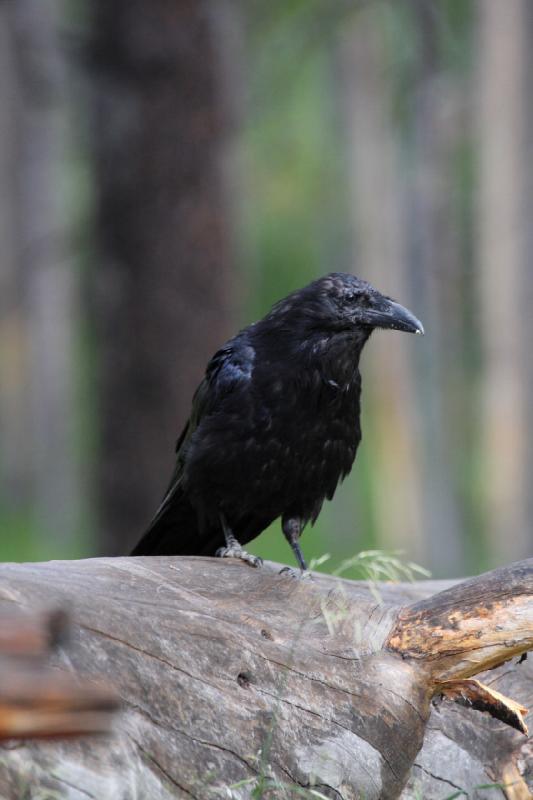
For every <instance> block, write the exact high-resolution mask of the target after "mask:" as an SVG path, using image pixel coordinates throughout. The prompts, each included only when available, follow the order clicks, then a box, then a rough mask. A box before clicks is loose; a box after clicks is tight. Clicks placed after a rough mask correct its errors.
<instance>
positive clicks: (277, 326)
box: [254, 313, 371, 386]
mask: <svg viewBox="0 0 533 800" xmlns="http://www.w3.org/2000/svg"><path fill="white" fill-rule="evenodd" d="M265 323H268V324H265ZM318 323H319V321H318V320H317V318H316V317H314V316H313V315H311V314H309V313H308V314H302V315H298V317H297V318H295V315H294V313H293V314H290V315H283V314H278V315H276V316H269V317H267V318H265V319H264V320H262V321H261V322H259V323H256V325H255V326H254V328H255V331H254V332H256V333H260V334H261V335H260V336H259V337H258V339H256V341H260V342H261V349H262V350H263V353H262V359H263V360H268V361H270V362H271V363H272V362H279V363H283V364H284V365H287V364H290V365H291V368H292V370H293V374H294V375H295V376H296V375H297V374H302V373H306V374H308V375H310V374H312V372H319V373H320V374H321V376H322V378H323V379H324V381H325V382H326V383H332V384H338V385H339V386H343V385H345V386H347V385H349V384H351V383H352V381H353V378H354V376H355V375H356V373H357V374H358V366H359V358H360V355H361V351H362V349H363V347H364V345H365V342H366V341H367V340H368V338H369V336H370V332H371V331H370V329H354V328H350V329H347V328H345V329H334V328H332V327H328V326H326V325H324V326H321V325H320V324H318Z"/></svg>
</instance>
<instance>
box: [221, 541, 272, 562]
mask: <svg viewBox="0 0 533 800" xmlns="http://www.w3.org/2000/svg"><path fill="white" fill-rule="evenodd" d="M216 555H217V558H236V559H238V560H239V561H244V562H245V564H250V566H251V567H260V566H261V565H262V563H263V559H262V558H260V557H259V556H254V555H252V554H251V553H247V552H246V550H243V549H242V547H240V546H239V547H236V546H235V545H232V546H231V547H220V548H219V549H218V550H217V552H216Z"/></svg>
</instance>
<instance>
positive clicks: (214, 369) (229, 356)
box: [155, 333, 255, 519]
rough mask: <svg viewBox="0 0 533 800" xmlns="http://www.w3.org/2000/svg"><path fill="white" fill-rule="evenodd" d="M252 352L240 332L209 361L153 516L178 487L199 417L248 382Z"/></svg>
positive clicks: (251, 369)
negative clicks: (167, 483)
mask: <svg viewBox="0 0 533 800" xmlns="http://www.w3.org/2000/svg"><path fill="white" fill-rule="evenodd" d="M254 355H255V352H254V349H253V347H252V346H251V345H250V344H248V343H247V342H246V340H245V338H244V336H243V334H242V333H241V334H239V335H238V336H236V337H235V338H234V339H230V341H229V342H227V343H226V344H225V345H224V346H223V347H221V348H220V350H218V351H217V352H216V353H215V355H214V356H213V357H212V359H211V360H210V361H209V363H208V365H207V368H206V372H205V376H204V378H203V380H202V382H201V383H200V385H199V386H198V388H197V389H196V392H195V393H194V397H193V401H192V409H191V415H190V417H189V419H188V421H187V423H186V425H185V427H184V428H183V430H182V432H181V434H180V436H179V438H178V440H177V442H176V464H175V467H174V471H173V473H172V477H171V479H170V483H169V485H168V488H167V490H166V492H165V495H164V497H163V501H162V503H161V506H160V507H159V509H158V511H157V512H156V515H155V519H157V517H158V516H159V514H160V513H161V511H162V510H163V509H164V507H165V505H166V504H167V503H168V502H169V500H170V499H171V498H172V496H173V495H174V493H175V491H176V489H177V488H178V487H179V486H180V483H181V477H182V474H183V465H184V461H185V457H186V453H187V445H188V443H189V440H190V438H191V436H192V435H193V433H194V432H195V431H196V429H197V428H198V426H199V425H200V423H201V422H202V420H203V419H204V418H205V417H206V416H208V415H209V414H210V413H211V412H212V411H214V410H215V409H217V408H219V407H220V404H221V402H223V400H224V399H225V398H226V397H228V396H230V395H231V394H233V393H234V392H236V391H240V390H242V389H243V388H244V387H245V385H246V384H249V383H250V382H251V379H252V372H253V363H254Z"/></svg>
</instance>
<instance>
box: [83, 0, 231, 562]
mask: <svg viewBox="0 0 533 800" xmlns="http://www.w3.org/2000/svg"><path fill="white" fill-rule="evenodd" d="M93 8H94V27H93V36H94V40H93V41H94V43H93V69H94V70H95V77H96V88H97V96H96V109H95V147H96V170H97V186H96V191H97V229H98V231H97V232H98V235H99V243H100V254H99V257H98V262H97V265H96V268H95V270H94V271H93V272H94V276H93V282H94V286H93V289H94V294H93V297H94V309H93V310H94V319H95V323H96V328H97V333H98V339H99V342H98V345H99V350H98V357H99V409H98V411H99V415H100V421H101V441H100V452H99V456H98V467H97V470H98V474H97V483H98V490H99V495H100V497H99V507H100V511H101V522H102V525H101V530H102V541H101V543H100V545H101V546H100V550H101V551H104V552H107V553H120V552H122V553H124V552H127V551H128V549H129V548H130V547H131V545H133V543H134V541H135V540H136V538H137V537H138V536H139V534H140V533H141V531H142V529H143V526H145V525H146V524H147V523H148V521H149V518H150V516H151V514H152V513H153V512H154V510H155V508H156V505H157V504H158V502H159V500H160V498H161V496H162V493H163V491H164V489H165V485H166V482H167V480H168V479H169V477H170V471H171V466H172V462H173V456H174V452H173V451H174V447H173V443H174V441H175V439H176V438H177V436H178V434H179V433H180V430H181V427H182V426H183V424H184V423H185V421H186V419H187V416H188V413H189V408H190V401H191V396H192V392H193V390H194V388H195V386H196V384H197V382H198V381H199V380H200V378H201V376H202V372H203V369H204V367H205V364H206V361H207V359H208V358H209V356H210V355H211V354H212V353H213V352H214V351H215V350H216V349H217V347H218V346H219V345H220V344H222V342H223V341H224V339H225V338H226V337H227V336H228V334H229V333H230V331H231V324H230V319H231V305H230V300H231V272H232V267H231V249H232V248H231V230H230V222H231V220H230V219H229V212H228V209H229V207H230V204H229V203H228V198H227V195H226V193H225V188H226V184H225V176H224V166H225V164H224V159H225V158H226V157H227V154H228V151H227V146H228V137H229V136H230V134H231V133H232V130H231V124H232V120H233V117H234V114H233V105H232V98H231V95H230V90H231V86H230V85H229V84H230V81H229V80H228V79H227V78H228V69H229V59H230V56H231V53H233V52H235V51H234V48H233V45H234V41H233V35H234V32H235V29H234V26H233V23H234V21H235V20H234V18H233V16H232V14H233V9H232V6H231V4H229V3H225V2H218V0H214V1H212V2H205V1H204V2H199V1H198V0H183V2H180V3H176V2H172V1H171V0H151V2H150V3H149V4H147V3H145V2H142V1H141V0H118V1H117V2H114V3H109V2H108V0H96V2H95V3H94V4H93Z"/></svg>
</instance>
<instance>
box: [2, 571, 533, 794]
mask: <svg viewBox="0 0 533 800" xmlns="http://www.w3.org/2000/svg"><path fill="white" fill-rule="evenodd" d="M443 587H444V590H442V589H443ZM377 590H378V596H376V590H375V588H373V590H372V591H371V590H370V589H369V587H368V586H367V585H366V584H364V583H357V582H351V581H344V580H339V579H336V578H333V577H329V576H323V575H318V574H314V575H313V576H312V577H311V578H309V579H307V580H299V579H294V578H292V577H290V576H287V575H280V574H279V567H277V566H276V565H271V564H268V565H264V566H263V567H262V568H261V569H259V570H255V569H251V568H250V567H248V566H247V565H245V564H242V563H236V562H228V561H223V560H218V559H206V558H138V559H133V558H117V559H93V560H87V561H78V562H49V563H45V564H21V565H16V564H4V565H0V610H1V608H2V607H13V605H16V606H18V607H21V608H28V609H45V608H56V607H60V608H65V609H68V611H69V613H70V614H71V616H72V619H73V632H72V636H71V641H70V644H69V646H68V647H61V646H60V647H59V649H58V650H57V655H56V657H55V666H56V668H58V669H59V670H61V671H62V672H67V673H74V674H76V675H84V674H87V672H93V673H94V672H96V673H98V674H100V675H102V676H103V677H104V678H106V679H107V680H108V681H109V682H111V683H112V684H113V685H114V686H115V687H116V689H117V691H118V692H119V694H120V696H121V698H122V702H123V706H124V711H123V713H122V715H121V717H120V719H119V721H118V722H117V724H116V725H115V730H114V734H113V735H112V736H111V737H105V738H103V739H100V740H96V741H95V740H77V741H72V742H61V741H54V742H36V741H27V742H26V743H25V744H24V745H23V746H20V743H19V744H17V747H15V748H12V747H10V746H9V744H6V745H4V746H3V748H2V749H1V750H0V763H1V765H2V769H0V796H1V797H7V798H11V797H17V796H18V795H17V794H16V791H17V789H16V787H17V786H20V785H21V784H24V785H27V786H31V787H32V791H33V792H34V794H35V796H39V792H40V793H41V794H42V793H43V792H45V791H49V792H51V793H53V796H54V797H61V798H63V797H64V798H69V800H78V798H79V799H80V800H81V798H85V799H86V798H87V797H94V798H98V800H107V799H108V798H109V800H115V798H124V800H129V798H132V799H133V798H139V800H145V798H146V800H152V798H154V799H155V798H157V799H158V800H167V799H168V800H170V798H182V797H183V798H188V797H192V798H197V799H198V800H203V799H204V798H206V799H207V798H216V797H233V798H243V799H244V798H249V797H254V798H260V797H264V798H277V797H280V798H282V797H286V798H290V797H301V796H307V797H316V796H320V795H322V796H325V797H333V798H346V799H347V800H348V799H350V800H351V799H352V798H353V799H354V800H355V798H358V799H359V798H365V799H366V800H371V799H372V798H376V799H377V798H382V799H383V800H393V798H398V797H400V796H401V797H402V798H404V799H405V800H407V798H412V799H413V800H414V799H415V798H423V799H424V800H433V798H435V800H444V799H445V798H448V797H451V796H455V797H458V796H460V794H461V792H463V793H464V794H466V792H470V793H471V794H470V796H472V797H477V798H483V797H488V798H491V799H492V800H493V799H494V798H497V797H501V798H504V797H507V798H508V800H523V799H524V798H527V797H530V796H531V793H530V788H531V785H532V784H533V780H532V779H533V754H532V750H531V745H530V742H529V740H528V739H527V736H526V733H525V731H527V721H528V716H527V712H526V707H533V670H532V669H531V667H530V665H529V664H528V662H527V661H525V662H524V663H520V664H518V661H519V660H520V661H522V658H521V657H522V656H523V654H524V653H526V652H527V651H528V650H529V649H531V648H533V560H528V561H523V562H520V563H518V564H513V565H511V566H509V567H506V568H502V569H498V570H495V571H494V572H490V573H487V574H485V575H481V576H479V577H478V578H474V579H471V580H468V581H464V582H462V583H457V584H455V585H450V582H448V583H447V584H444V583H441V582H420V583H416V584H412V585H394V584H382V585H379V586H378V587H377ZM439 590H441V591H439ZM510 659H513V662H512V663H511V662H510V661H509V660H510ZM502 665H503V666H502ZM486 670H490V671H489V672H486ZM483 673H484V674H483ZM474 676H476V677H475V678H474ZM511 698H512V699H511ZM476 709H479V710H476ZM487 712H488V713H487ZM489 784H490V785H491V786H490V788H485V789H483V788H478V789H475V791H474V787H476V786H478V787H479V786H481V785H485V786H487V785H489ZM528 785H529V788H528ZM458 792H459V794H457V793H458ZM31 796H34V795H33V794H32V795H31Z"/></svg>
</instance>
